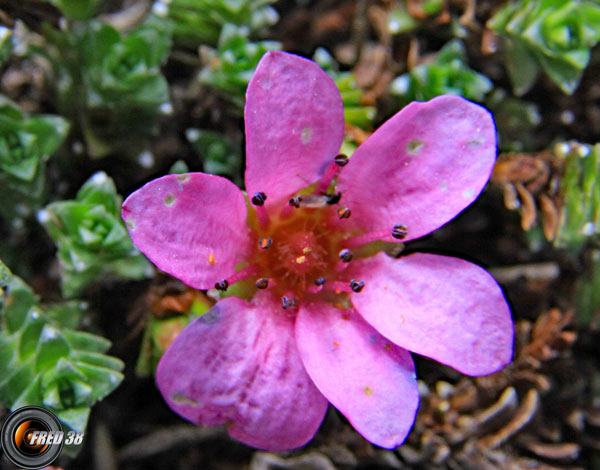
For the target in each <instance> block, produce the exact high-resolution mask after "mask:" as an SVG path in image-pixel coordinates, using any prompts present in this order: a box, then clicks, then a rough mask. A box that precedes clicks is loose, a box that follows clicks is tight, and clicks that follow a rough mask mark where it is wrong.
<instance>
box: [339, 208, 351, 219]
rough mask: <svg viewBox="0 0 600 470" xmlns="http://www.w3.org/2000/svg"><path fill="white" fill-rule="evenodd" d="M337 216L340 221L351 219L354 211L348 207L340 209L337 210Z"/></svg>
mask: <svg viewBox="0 0 600 470" xmlns="http://www.w3.org/2000/svg"><path fill="white" fill-rule="evenodd" d="M337 215H338V217H339V218H340V219H349V218H350V216H351V215H352V211H351V210H350V209H348V208H347V207H340V208H339V209H338V210H337Z"/></svg>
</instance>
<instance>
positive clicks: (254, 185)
mask: <svg viewBox="0 0 600 470" xmlns="http://www.w3.org/2000/svg"><path fill="white" fill-rule="evenodd" d="M244 117H245V122H246V189H247V191H248V194H249V195H250V196H252V194H254V193H255V192H257V191H263V192H265V193H266V194H267V201H266V204H267V205H269V204H273V203H275V202H278V201H279V202H281V199H282V198H288V197H289V196H290V195H292V194H294V193H295V192H297V191H298V190H299V189H302V188H304V187H306V186H309V185H310V184H312V183H313V182H314V181H316V180H317V179H318V178H319V177H320V176H321V175H322V174H323V172H324V170H325V168H326V167H327V166H328V165H329V164H331V163H333V158H334V157H335V155H336V154H337V152H338V151H339V149H340V146H341V144H342V140H343V138H344V107H343V104H342V98H341V96H340V92H339V91H338V89H337V87H336V85H335V83H333V80H332V79H331V78H330V77H329V76H328V75H327V74H326V73H325V72H324V71H323V70H322V69H321V68H320V67H319V66H318V65H317V64H315V63H314V62H312V61H310V60H307V59H303V58H302V57H299V56H296V55H293V54H287V53H285V52H280V51H271V52H267V53H266V54H265V55H264V56H263V58H262V59H261V61H260V62H259V64H258V67H257V69H256V72H255V73H254V76H253V77H252V80H251V81H250V84H249V85H248V90H247V91H246V109H245V111H244Z"/></svg>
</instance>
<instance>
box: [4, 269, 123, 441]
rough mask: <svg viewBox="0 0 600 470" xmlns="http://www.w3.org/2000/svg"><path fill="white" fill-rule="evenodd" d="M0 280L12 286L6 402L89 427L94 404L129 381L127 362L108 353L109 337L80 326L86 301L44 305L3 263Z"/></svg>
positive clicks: (6, 313) (6, 330) (6, 334)
mask: <svg viewBox="0 0 600 470" xmlns="http://www.w3.org/2000/svg"><path fill="white" fill-rule="evenodd" d="M0 279H2V282H3V283H6V285H7V286H8V289H7V292H8V293H7V294H5V297H6V299H5V302H4V307H3V309H2V310H1V311H0V401H1V402H2V403H3V404H4V405H6V406H8V407H10V408H11V409H17V408H20V407H22V406H27V405H43V406H45V407H47V408H49V409H50V410H51V411H53V412H54V413H55V414H56V415H57V416H58V417H59V419H60V420H61V421H62V423H63V425H65V426H66V427H67V428H69V429H72V430H75V431H84V430H85V427H86V424H87V418H88V416H89V411H90V407H91V406H92V405H93V404H94V403H96V402H97V401H98V400H101V399H103V398H104V397H105V396H106V395H108V394H109V393H110V392H112V391H113V390H114V389H115V388H116V387H117V386H118V385H119V383H120V382H121V380H122V379H123V376H122V374H121V371H122V369H123V363H122V362H121V361H120V360H119V359H117V358H115V357H111V356H107V355H105V354H104V352H105V351H106V350H107V349H108V348H109V347H110V342H109V341H108V340H107V339H105V338H102V337H100V336H96V335H93V334H91V333H87V332H83V331H77V330H76V329H74V328H76V326H77V325H76V324H75V321H74V318H76V319H79V318H80V317H81V311H79V312H77V314H75V313H74V310H75V309H76V308H78V307H79V308H81V307H82V306H83V304H81V303H77V304H75V303H70V304H67V305H66V306H54V307H50V308H48V309H44V308H42V307H41V306H40V305H39V303H38V299H37V298H36V297H35V295H34V294H33V292H32V291H31V289H30V288H29V287H28V286H27V285H26V284H25V283H24V282H23V281H22V280H21V279H19V278H18V277H16V276H12V275H11V274H10V272H9V271H8V270H7V269H6V267H5V266H4V265H2V264H1V263H0ZM23 312H25V313H23ZM59 312H60V313H59Z"/></svg>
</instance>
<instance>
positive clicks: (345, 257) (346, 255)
mask: <svg viewBox="0 0 600 470" xmlns="http://www.w3.org/2000/svg"><path fill="white" fill-rule="evenodd" d="M340 259H341V260H342V261H343V262H344V263H349V262H350V261H352V252H351V251H350V250H348V249H347V248H344V249H343V250H342V251H340Z"/></svg>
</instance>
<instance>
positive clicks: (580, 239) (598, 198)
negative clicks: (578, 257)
mask: <svg viewBox="0 0 600 470" xmlns="http://www.w3.org/2000/svg"><path fill="white" fill-rule="evenodd" d="M555 154H557V155H558V156H559V157H560V158H563V159H564V161H565V170H564V175H563V177H562V181H561V190H562V194H563V210H562V214H561V219H560V220H561V222H560V226H559V229H558V234H557V237H556V240H555V245H556V246H560V247H567V248H569V249H570V250H571V251H573V252H578V251H579V250H580V248H581V247H582V246H583V244H584V243H585V242H587V241H589V240H591V239H596V240H598V236H599V235H600V179H599V178H600V144H596V145H587V144H581V143H578V142H564V143H560V144H557V145H556V146H555Z"/></svg>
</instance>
